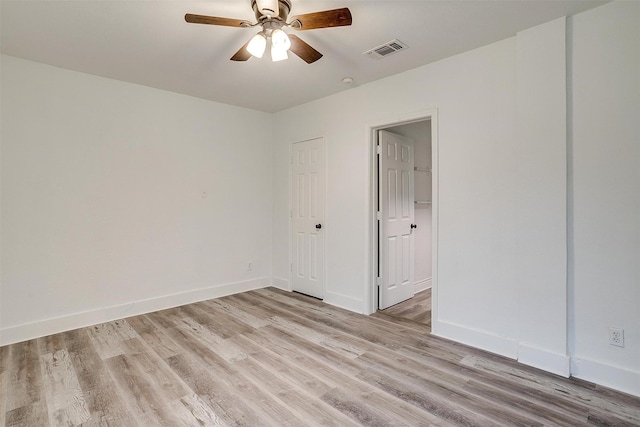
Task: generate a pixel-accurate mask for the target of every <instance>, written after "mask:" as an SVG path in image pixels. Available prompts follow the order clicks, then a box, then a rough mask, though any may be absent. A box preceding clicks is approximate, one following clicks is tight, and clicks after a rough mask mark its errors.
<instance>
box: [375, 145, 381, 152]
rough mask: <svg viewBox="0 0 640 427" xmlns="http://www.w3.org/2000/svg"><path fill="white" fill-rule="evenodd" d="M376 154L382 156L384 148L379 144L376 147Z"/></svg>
mask: <svg viewBox="0 0 640 427" xmlns="http://www.w3.org/2000/svg"><path fill="white" fill-rule="evenodd" d="M376 153H378V154H382V147H381V146H380V145H379V144H378V145H376Z"/></svg>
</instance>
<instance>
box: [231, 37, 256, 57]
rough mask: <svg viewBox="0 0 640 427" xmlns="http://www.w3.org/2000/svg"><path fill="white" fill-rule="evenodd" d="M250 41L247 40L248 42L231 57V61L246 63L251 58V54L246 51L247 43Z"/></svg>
mask: <svg viewBox="0 0 640 427" xmlns="http://www.w3.org/2000/svg"><path fill="white" fill-rule="evenodd" d="M250 41H251V39H249V41H248V42H246V43H245V44H244V46H242V47H241V48H240V50H238V51H237V52H236V53H235V55H233V56H232V57H231V60H232V61H246V60H248V59H249V58H251V54H250V53H249V51H248V50H247V46H249V42H250Z"/></svg>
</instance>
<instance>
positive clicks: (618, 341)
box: [609, 327, 624, 347]
mask: <svg viewBox="0 0 640 427" xmlns="http://www.w3.org/2000/svg"><path fill="white" fill-rule="evenodd" d="M609 344H611V345H614V346H616V347H624V329H620V328H611V327H610V328H609Z"/></svg>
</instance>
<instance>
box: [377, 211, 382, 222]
mask: <svg viewBox="0 0 640 427" xmlns="http://www.w3.org/2000/svg"><path fill="white" fill-rule="evenodd" d="M376 219H377V220H378V221H380V220H381V219H382V212H380V211H378V212H376Z"/></svg>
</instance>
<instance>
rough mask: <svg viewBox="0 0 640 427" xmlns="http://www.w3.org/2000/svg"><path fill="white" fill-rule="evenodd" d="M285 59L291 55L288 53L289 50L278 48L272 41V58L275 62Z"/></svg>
mask: <svg viewBox="0 0 640 427" xmlns="http://www.w3.org/2000/svg"><path fill="white" fill-rule="evenodd" d="M285 59H289V55H287V50H286V49H281V48H278V47H277V46H276V45H274V44H273V42H272V43H271V60H272V61H273V62H278V61H283V60H285Z"/></svg>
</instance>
